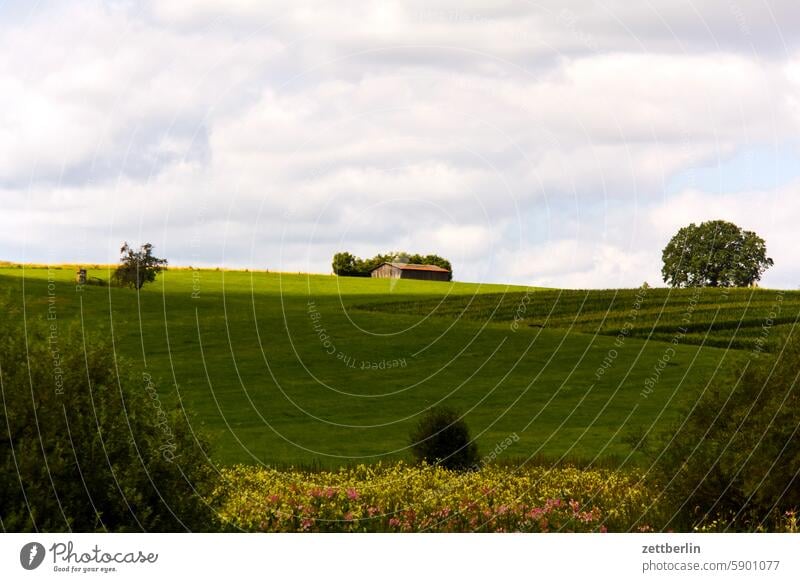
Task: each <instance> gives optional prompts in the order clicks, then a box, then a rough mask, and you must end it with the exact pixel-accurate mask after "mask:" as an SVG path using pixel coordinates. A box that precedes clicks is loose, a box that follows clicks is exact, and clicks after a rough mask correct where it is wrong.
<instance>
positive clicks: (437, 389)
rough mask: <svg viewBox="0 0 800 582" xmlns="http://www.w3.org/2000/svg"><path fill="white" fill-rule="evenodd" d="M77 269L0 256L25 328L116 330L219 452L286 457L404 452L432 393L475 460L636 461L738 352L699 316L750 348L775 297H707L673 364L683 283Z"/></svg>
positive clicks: (309, 459)
mask: <svg viewBox="0 0 800 582" xmlns="http://www.w3.org/2000/svg"><path fill="white" fill-rule="evenodd" d="M89 275H90V276H97V277H100V278H103V279H106V280H107V279H108V273H107V272H106V271H104V270H102V269H99V270H90V273H89ZM73 279H74V272H73V270H72V269H51V270H49V271H48V270H47V269H45V268H36V269H31V268H26V269H21V268H11V267H9V268H3V269H0V294H8V295H9V297H10V302H11V305H12V306H13V307H12V309H11V310H10V311H9V312H8V314H7V316H9V317H16V318H21V317H22V316H23V315H22V314H23V309H24V313H25V314H26V317H27V321H28V322H29V326H33V327H35V326H36V325H37V324H36V323H35V322H38V325H41V326H44V325H46V324H47V323H48V320H47V317H48V313H50V314H52V315H51V322H52V321H55V322H56V324H57V330H58V331H57V334H81V333H86V334H89V335H92V334H96V335H101V336H107V337H110V338H112V339H113V342H114V345H115V347H116V349H117V353H118V354H119V355H120V356H122V357H123V358H124V359H126V360H127V361H129V362H130V363H132V365H134V366H135V367H137V368H138V369H140V370H141V371H142V373H145V372H146V373H148V374H151V375H152V376H153V378H154V379H155V380H156V381H157V383H158V386H159V394H160V396H161V397H162V398H163V399H164V400H172V401H180V402H181V403H182V404H183V406H184V408H185V410H186V411H187V414H190V415H192V417H193V418H194V419H195V422H196V425H197V426H198V427H200V426H202V428H203V430H205V431H206V432H207V433H209V434H210V435H211V436H212V440H213V441H214V443H215V448H214V452H213V454H214V458H215V459H216V460H218V461H219V462H221V463H223V464H228V463H233V462H247V463H263V464H268V465H279V466H285V465H309V464H315V465H318V466H322V467H335V466H339V465H343V464H351V463H355V462H365V461H366V462H374V461H380V460H390V459H392V460H393V459H401V458H409V454H408V450H407V445H408V443H407V438H408V436H407V435H408V434H409V432H410V430H411V428H412V426H413V424H414V423H415V422H416V418H417V415H418V414H419V413H420V412H421V411H423V410H425V409H426V408H427V407H429V406H432V405H435V404H438V403H446V404H448V405H451V406H454V407H457V408H458V409H460V410H462V411H463V412H464V413H465V414H466V418H467V421H468V423H469V425H470V426H471V428H472V431H473V434H474V435H475V436H477V437H478V443H479V446H480V449H481V452H482V453H483V454H489V453H490V452H491V451H492V449H493V448H494V447H495V445H496V444H497V443H498V442H500V441H503V440H504V439H506V438H507V437H509V435H513V434H516V435H517V436H518V437H519V439H518V440H516V441H515V443H514V445H513V446H511V447H509V448H508V449H507V450H505V451H504V452H503V453H502V454H501V455H500V456H499V457H498V459H497V460H500V461H502V460H503V459H504V458H505V459H510V458H513V459H517V460H519V459H524V458H528V457H531V456H546V457H548V458H552V459H553V460H558V459H559V458H562V457H563V458H581V459H588V460H596V461H597V462H602V461H603V460H604V459H608V458H610V457H614V458H615V459H618V460H622V461H624V462H630V463H636V462H641V460H642V459H640V458H639V457H638V456H636V455H633V456H631V457H628V455H629V454H630V453H631V447H630V444H629V443H630V441H631V436H632V435H640V434H642V433H644V432H647V431H651V433H652V431H660V430H662V429H663V428H665V427H667V426H668V425H669V423H670V422H671V421H672V420H673V419H674V417H675V407H676V406H678V405H679V404H680V403H682V402H686V401H690V400H692V399H694V398H695V397H696V396H697V395H698V394H699V393H700V391H702V390H703V389H704V387H705V386H706V383H707V381H708V380H709V379H710V378H711V377H712V376H713V375H714V374H715V373H720V372H719V370H727V369H729V368H730V366H731V365H732V364H733V361H734V360H735V359H736V358H737V357H738V354H739V353H740V352H737V351H735V350H733V351H728V350H723V349H717V348H709V347H700V346H699V345H695V344H701V343H705V345H706V346H708V345H709V344H710V343H712V342H709V341H705V342H703V341H702V336H703V335H704V333H705V331H704V330H705V329H706V327H704V326H707V325H711V323H713V325H711V329H712V332H713V333H712V337H713V340H714V341H713V343H714V345H718V346H719V345H725V341H726V340H727V338H731V339H733V340H734V341H735V342H738V343H737V344H736V347H742V348H743V347H746V346H747V345H755V344H752V343H751V344H748V343H747V342H749V341H751V340H752V338H753V337H754V334H755V333H756V330H757V329H759V328H758V324H759V321H761V318H762V317H764V316H765V314H766V315H768V314H769V312H770V310H771V307H770V306H771V303H770V298H771V297H772V298H774V297H775V296H776V295H775V292H771V291H749V290H747V291H741V292H740V291H734V292H731V295H730V297H729V299H728V303H724V304H723V303H722V302H721V300H720V299H719V297H718V296H715V295H713V294H711V293H709V294H706V293H704V294H703V296H702V298H700V299H698V300H697V301H696V302H695V303H696V305H695V306H694V308H693V315H692V318H691V321H690V322H689V323H690V325H691V326H692V327H691V329H689V330H687V332H686V333H685V334H684V335H683V336H682V337H681V339H680V341H678V342H676V343H675V344H674V352H669V353H670V356H669V357H668V358H667V357H665V354H667V353H668V351H667V350H669V349H670V348H671V347H672V346H673V344H671V343H669V341H671V340H670V338H671V337H674V332H675V326H676V321H677V325H680V318H681V317H682V316H681V315H680V314H681V313H685V312H686V309H687V306H688V305H689V303H690V302H691V301H692V299H691V297H690V296H689V295H688V294H690V293H691V292H685V291H684V292H680V293H673V294H669V293H668V292H667V291H665V290H649V291H648V293H647V296H646V298H645V299H643V300H642V301H640V303H641V304H640V305H639V307H635V305H636V303H637V298H636V297H637V291H636V290H625V291H605V292H583V291H557V290H526V289H524V288H520V287H506V286H500V285H477V284H465V283H436V282H422V281H394V282H392V281H387V280H371V279H361V278H336V277H333V276H319V275H311V276H306V275H287V274H277V273H264V272H252V273H251V272H244V271H219V270H201V271H192V270H170V271H168V272H166V273H164V274H163V275H162V276H161V277H160V278H159V279H158V280H157V281H156V283H154V284H152V285H150V286H148V287H145V289H143V290H142V292H141V293H140V294H137V293H136V292H135V291H133V290H129V289H119V288H110V287H100V286H84V287H83V288H81V289H76V286H75V284H74V280H73ZM23 297H24V302H23ZM753 298H756V299H758V301H754V300H753ZM719 305H722V307H720V308H719V309H718V306H719ZM781 305H782V311H781V315H780V320H779V321H778V319H776V320H775V321H776V325H775V327H774V329H776V330H777V329H778V326H777V323H780V325H782V326H785V325H787V324H788V322H789V321H793V319H792V318H793V317H796V316H797V312H798V299H797V294H796V293H786V294H784V296H783V299H782V303H781ZM23 306H24V307H23ZM520 306H524V310H523V309H522V308H521V307H520ZM633 313H635V317H633V316H632V314H633ZM632 317H633V319H632ZM676 317H677V318H678V319H677V320H676ZM742 322H745V323H746V325H744V326H742V327H739V328H737V326H738V324H739V323H742ZM762 323H763V322H762ZM622 329H628V332H626V333H625V334H623V335H622V336H621V335H620V330H622ZM742 329H744V330H745V331H744V333H743V332H742ZM775 333H777V332H775ZM734 334H735V335H734ZM648 338H650V339H649V340H648ZM661 339H666V340H667V342H664V341H654V340H661Z"/></svg>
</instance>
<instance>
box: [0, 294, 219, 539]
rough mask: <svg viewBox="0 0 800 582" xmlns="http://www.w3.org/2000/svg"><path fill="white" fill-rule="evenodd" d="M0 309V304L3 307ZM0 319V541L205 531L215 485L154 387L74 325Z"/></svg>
mask: <svg viewBox="0 0 800 582" xmlns="http://www.w3.org/2000/svg"><path fill="white" fill-rule="evenodd" d="M0 304H2V301H0ZM2 307H3V308H4V309H3V310H4V311H5V312H6V317H5V318H4V319H3V320H2V321H0V388H1V389H2V390H1V391H0V393H1V395H2V407H0V491H2V496H0V519H1V520H2V521H0V523H2V525H3V529H4V530H5V531H40V532H53V531H77V532H93V531H142V530H145V531H182V530H203V529H208V528H210V527H212V525H213V521H212V519H213V515H212V512H211V511H210V510H209V508H208V506H207V505H206V503H205V502H204V501H203V498H202V496H205V495H207V494H209V493H210V491H211V490H212V489H213V487H214V480H213V476H212V475H213V474H212V472H211V470H210V469H209V467H208V465H207V463H206V457H205V452H204V451H203V448H204V447H205V443H203V442H202V441H197V439H196V438H195V436H194V435H193V434H192V431H191V428H190V426H189V425H188V421H187V419H186V417H185V416H181V415H178V414H177V412H175V411H173V410H170V409H168V408H167V407H166V404H164V403H163V402H162V400H161V398H160V397H159V393H158V391H157V388H156V386H155V384H154V383H153V382H152V379H151V378H150V377H149V376H147V375H146V374H145V375H143V374H141V373H140V374H136V373H134V371H133V369H132V368H131V367H130V366H129V365H126V364H125V363H124V362H120V361H118V360H117V359H116V357H115V354H114V353H113V351H112V350H111V348H110V347H109V345H108V343H107V342H106V341H103V340H99V339H93V338H85V337H84V336H83V334H82V331H81V329H80V328H78V327H72V328H65V329H62V328H59V327H57V326H56V325H55V323H56V322H55V321H53V322H51V323H52V324H53V326H52V327H48V328H45V327H44V326H41V325H36V324H35V323H32V322H28V335H27V337H26V335H25V332H24V330H23V329H22V327H21V326H19V325H14V324H12V323H9V321H10V320H13V319H18V320H19V319H21V317H22V316H21V314H19V313H14V312H13V311H10V310H9V309H8V306H6V305H3V306H2Z"/></svg>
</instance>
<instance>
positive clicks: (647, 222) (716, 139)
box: [0, 0, 800, 289]
mask: <svg viewBox="0 0 800 582" xmlns="http://www.w3.org/2000/svg"><path fill="white" fill-rule="evenodd" d="M0 102H2V105H3V106H2V107H0V201H2V206H0V260H8V261H17V262H37V263H43V262H53V263H55V262H79V263H81V262H84V263H96V262H114V261H116V260H117V258H118V256H119V247H120V246H121V243H122V242H123V241H128V242H130V243H133V244H141V243H144V242H151V243H153V244H154V245H155V247H156V254H157V255H159V256H163V257H166V258H167V259H169V261H170V263H171V264H174V265H192V266H197V267H200V266H224V267H230V268H237V267H238V268H251V269H270V270H273V271H279V270H280V271H289V272H318V273H329V272H330V270H331V267H330V263H331V257H332V255H333V253H335V252H337V251H342V250H347V251H350V252H353V253H354V254H356V255H359V256H364V257H369V256H373V255H375V254H377V253H379V252H381V253H383V252H388V251H392V250H397V251H408V252H412V253H415V252H419V253H423V254H427V253H436V254H440V255H443V256H445V257H447V258H449V259H450V260H451V261H452V263H453V266H454V276H455V279H456V280H461V281H480V282H494V283H514V284H529V285H543V286H554V287H572V288H609V287H632V286H636V285H639V284H641V283H642V282H644V281H647V282H649V283H650V284H651V285H657V284H661V283H662V282H661V277H660V269H661V249H662V248H663V247H664V245H665V244H666V243H667V241H668V240H669V238H670V237H671V236H672V235H673V234H674V233H675V232H676V231H677V229H678V228H680V227H681V226H684V225H686V224H689V223H691V222H695V223H698V222H701V221H703V220H710V219H725V220H731V221H733V222H735V223H737V224H738V225H740V226H741V227H743V228H745V229H748V230H754V231H756V232H757V233H758V234H759V235H760V236H762V237H763V238H764V239H765V240H766V243H767V249H768V254H769V255H770V256H771V257H772V258H773V259H774V261H775V266H774V267H773V268H772V269H771V270H770V271H768V272H767V274H766V275H765V276H764V279H763V281H762V284H763V285H764V286H771V287H782V288H790V289H795V288H798V286H800V260H798V258H797V257H798V255H797V251H796V247H797V242H798V232H797V230H798V229H797V225H798V224H800V197H798V195H797V193H798V192H800V188H799V186H800V164H798V161H800V160H799V159H798V158H799V157H800V149H798V148H799V147H800V132H798V129H800V3H797V2H796V0H775V1H766V0H764V1H762V0H748V1H745V0H703V1H702V2H700V1H695V2H688V1H686V2H685V1H683V0H644V1H642V2H630V1H628V0H603V1H592V0H585V1H580V2H577V1H569V0H568V1H564V0H559V1H555V0H553V1H551V0H541V1H535V2H527V1H509V2H505V1H502V0H501V1H492V2H488V1H483V2H476V1H471V0H460V1H453V2H450V1H444V2H432V1H430V0H427V1H422V2H416V1H404V2H393V1H385V2H384V1H375V2H351V1H348V0H342V1H339V2H329V1H328V2H302V1H301V2H298V1H292V2H280V1H270V2H263V1H250V0H228V1H226V2H212V1H210V0H158V1H157V2H146V1H145V2H124V1H114V2H110V1H107V2H97V1H86V2H73V1H69V0H60V1H58V2H31V1H29V0H28V1H10V2H3V3H0Z"/></svg>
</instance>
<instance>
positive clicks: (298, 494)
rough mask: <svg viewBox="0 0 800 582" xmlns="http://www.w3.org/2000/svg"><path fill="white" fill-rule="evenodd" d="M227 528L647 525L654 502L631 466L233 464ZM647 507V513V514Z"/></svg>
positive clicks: (225, 481)
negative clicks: (325, 467)
mask: <svg viewBox="0 0 800 582" xmlns="http://www.w3.org/2000/svg"><path fill="white" fill-rule="evenodd" d="M211 501H212V503H213V504H214V505H215V506H216V507H217V511H218V512H219V516H220V518H221V519H222V520H223V521H224V522H225V523H226V524H227V525H228V526H229V527H231V528H233V529H240V530H245V531H268V532H306V531H311V532H321V531H325V532H364V531H368V532H468V531H478V532H550V531H564V532H604V531H628V530H633V531H647V530H649V529H650V526H651V525H652V524H650V523H648V522H645V521H643V518H644V517H645V516H657V515H658V514H659V511H660V509H659V506H658V504H657V503H654V501H653V499H652V498H651V494H650V492H649V491H648V490H647V489H646V487H645V486H644V484H643V483H642V482H641V480H640V478H639V475H637V474H635V473H630V472H628V473H620V472H615V471H610V470H602V469H597V470H579V469H572V468H562V469H546V468H539V467H533V468H521V469H515V468H510V467H509V468H504V467H494V466H487V467H484V468H483V469H481V470H479V471H474V472H468V473H458V472H453V471H448V470H446V469H443V468H441V467H433V466H429V465H421V466H409V465H405V464H403V463H398V464H394V465H373V466H359V467H356V468H354V469H341V470H339V471H336V472H321V473H307V472H301V471H278V470H274V469H267V468H259V467H251V466H241V465H240V466H236V467H232V468H230V469H224V470H223V471H222V479H221V485H220V486H219V487H218V488H217V489H216V491H215V492H214V494H213V496H212V500H211ZM648 510H649V511H648Z"/></svg>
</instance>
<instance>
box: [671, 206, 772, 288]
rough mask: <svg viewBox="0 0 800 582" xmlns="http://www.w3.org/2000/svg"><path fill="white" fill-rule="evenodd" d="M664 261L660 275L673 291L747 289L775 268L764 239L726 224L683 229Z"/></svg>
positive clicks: (713, 221) (676, 236)
mask: <svg viewBox="0 0 800 582" xmlns="http://www.w3.org/2000/svg"><path fill="white" fill-rule="evenodd" d="M662 259H663V261H664V266H663V268H662V269H661V274H662V276H663V277H664V282H665V283H667V284H669V285H671V286H672V287H747V286H748V285H751V284H753V283H755V282H757V281H759V280H760V279H761V276H762V275H763V274H764V271H766V270H767V269H768V268H769V267H771V266H772V265H773V261H772V259H770V258H769V257H767V247H766V244H765V243H764V239H762V238H761V237H759V236H758V235H756V233H754V232H751V231H747V230H742V229H741V228H739V227H738V226H736V225H735V224H732V223H730V222H726V221H724V220H712V221H708V222H703V223H701V224H700V225H699V226H698V225H696V224H694V223H692V224H690V225H689V226H685V227H683V228H681V229H680V230H679V231H678V233H677V234H676V235H675V236H674V237H672V239H671V240H670V241H669V243H668V244H667V246H666V247H665V248H664V251H663V253H662Z"/></svg>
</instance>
